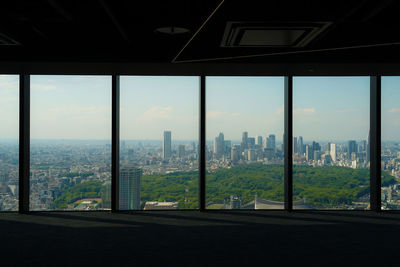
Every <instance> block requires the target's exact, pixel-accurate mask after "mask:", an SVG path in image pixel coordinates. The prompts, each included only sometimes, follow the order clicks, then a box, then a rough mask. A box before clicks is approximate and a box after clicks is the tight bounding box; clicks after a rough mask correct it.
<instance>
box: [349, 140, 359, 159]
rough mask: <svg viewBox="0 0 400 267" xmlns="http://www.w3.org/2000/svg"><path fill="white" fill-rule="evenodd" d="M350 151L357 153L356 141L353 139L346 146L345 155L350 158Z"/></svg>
mask: <svg viewBox="0 0 400 267" xmlns="http://www.w3.org/2000/svg"><path fill="white" fill-rule="evenodd" d="M351 153H357V143H356V141H355V140H350V141H349V144H348V147H347V157H348V158H349V159H351Z"/></svg>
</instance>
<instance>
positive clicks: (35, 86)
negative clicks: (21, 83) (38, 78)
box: [31, 83, 57, 92]
mask: <svg viewBox="0 0 400 267" xmlns="http://www.w3.org/2000/svg"><path fill="white" fill-rule="evenodd" d="M56 88H57V87H56V86H54V85H49V84H46V85H45V84H38V83H33V84H31V89H32V90H35V91H46V92H47V91H54V90H55V89H56Z"/></svg>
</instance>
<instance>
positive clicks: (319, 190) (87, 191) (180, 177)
mask: <svg viewBox="0 0 400 267" xmlns="http://www.w3.org/2000/svg"><path fill="white" fill-rule="evenodd" d="M393 183H395V179H394V177H393V176H391V175H389V174H388V173H385V172H383V173H382V185H383V186H387V185H389V184H393ZM206 186H207V188H206V199H207V202H212V203H222V202H223V201H224V200H228V198H229V197H230V196H231V195H234V196H239V197H241V199H242V203H244V204H245V203H248V202H251V201H253V200H254V197H255V195H257V196H258V197H260V198H263V199H268V200H273V201H283V166H282V165H264V164H248V165H239V166H234V167H231V168H229V169H219V170H217V171H216V172H212V173H210V172H208V173H207V178H206ZM198 187H199V174H198V172H175V173H170V174H162V175H161V174H160V175H145V176H143V177H142V183H141V199H142V201H143V203H145V202H146V201H178V202H179V207H180V208H189V209H190V208H193V209H195V208H198V194H199V191H198ZM100 188H101V184H100V183H99V182H94V181H91V182H86V183H81V184H77V185H75V186H73V187H69V188H65V189H64V190H63V192H62V195H61V197H60V198H57V199H56V206H58V208H62V207H66V205H67V204H68V203H72V202H74V201H76V200H77V199H79V197H80V193H81V192H84V194H83V197H100ZM293 188H294V189H293V190H294V192H293V196H294V200H300V199H304V198H305V199H306V203H307V204H308V205H311V206H315V207H329V206H340V205H344V204H351V203H352V202H354V201H357V199H358V198H360V197H363V196H366V195H368V193H369V170H368V169H351V168H346V167H330V166H326V167H308V166H294V168H293Z"/></svg>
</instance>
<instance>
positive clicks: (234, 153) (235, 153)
mask: <svg viewBox="0 0 400 267" xmlns="http://www.w3.org/2000/svg"><path fill="white" fill-rule="evenodd" d="M239 159H240V146H238V145H237V146H233V147H232V149H231V160H232V161H233V162H235V163H236V162H238V161H239Z"/></svg>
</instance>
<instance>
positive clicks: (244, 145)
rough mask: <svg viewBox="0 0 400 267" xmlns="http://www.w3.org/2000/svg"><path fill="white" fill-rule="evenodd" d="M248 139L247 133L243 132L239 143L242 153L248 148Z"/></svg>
mask: <svg viewBox="0 0 400 267" xmlns="http://www.w3.org/2000/svg"><path fill="white" fill-rule="evenodd" d="M248 138H249V134H248V133H247V132H243V134H242V143H241V149H242V151H244V150H245V149H248V148H249V144H248V140H247V139H248Z"/></svg>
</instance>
